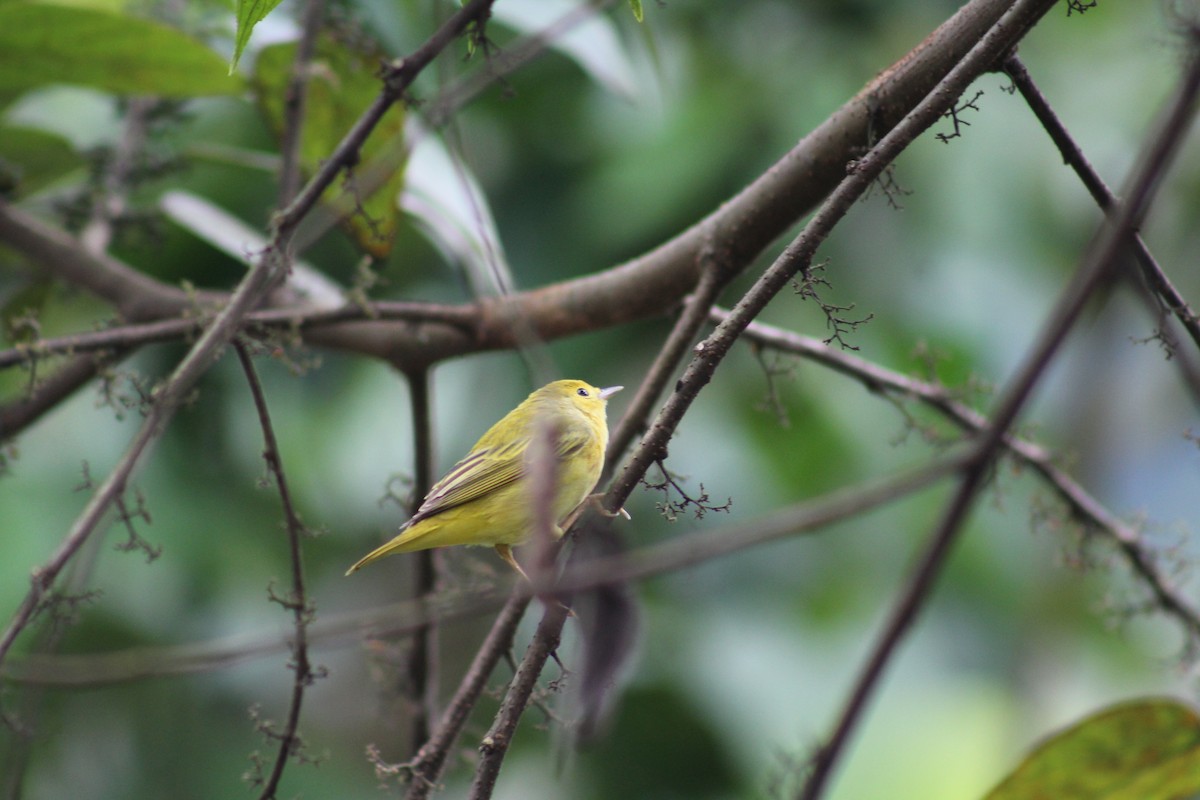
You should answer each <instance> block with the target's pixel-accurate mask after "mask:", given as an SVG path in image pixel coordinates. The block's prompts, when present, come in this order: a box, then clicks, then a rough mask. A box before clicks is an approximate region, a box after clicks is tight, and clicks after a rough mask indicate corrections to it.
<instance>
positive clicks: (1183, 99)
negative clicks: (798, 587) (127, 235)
mask: <svg viewBox="0 0 1200 800" xmlns="http://www.w3.org/2000/svg"><path fill="white" fill-rule="evenodd" d="M1198 89H1200V60H1196V59H1193V60H1192V62H1191V63H1190V64H1189V66H1188V71H1187V73H1186V74H1185V76H1184V77H1183V79H1182V80H1181V82H1180V87H1179V90H1178V92H1177V93H1176V96H1175V98H1174V99H1173V101H1172V104H1171V107H1170V109H1169V111H1168V113H1167V115H1166V116H1165V118H1164V120H1163V121H1162V123H1161V124H1160V125H1159V127H1158V129H1157V130H1156V131H1154V132H1153V134H1152V135H1151V136H1150V138H1149V140H1148V142H1149V144H1148V146H1147V147H1146V148H1145V150H1144V151H1143V155H1142V157H1141V159H1139V163H1138V164H1137V165H1136V166H1135V168H1134V170H1133V172H1132V174H1131V177H1130V179H1129V184H1128V185H1129V189H1128V191H1127V192H1126V193H1125V197H1126V198H1127V199H1126V201H1125V202H1124V203H1122V204H1120V205H1118V206H1117V207H1116V209H1115V210H1114V213H1113V214H1111V215H1110V216H1109V217H1108V218H1107V220H1106V224H1105V225H1104V226H1103V227H1102V228H1101V229H1100V232H1099V234H1098V235H1097V236H1096V238H1095V239H1094V240H1093V242H1092V246H1091V247H1090V248H1089V250H1088V252H1087V254H1086V255H1085V256H1084V258H1083V260H1082V262H1081V263H1080V266H1079V269H1078V270H1077V271H1076V274H1075V276H1074V279H1073V280H1072V282H1071V284H1070V285H1069V286H1067V287H1066V289H1065V290H1064V292H1063V294H1062V295H1061V296H1060V298H1059V300H1058V302H1057V303H1056V304H1055V307H1054V309H1053V310H1052V311H1051V314H1050V317H1049V319H1048V320H1047V323H1046V326H1045V328H1044V329H1043V331H1042V333H1041V335H1040V336H1039V337H1038V340H1037V342H1036V343H1035V344H1034V347H1033V348H1032V349H1031V350H1030V352H1029V355H1028V356H1027V357H1026V358H1025V361H1024V364H1023V365H1022V367H1021V369H1020V370H1019V371H1018V373H1017V375H1016V376H1015V377H1014V378H1013V380H1012V381H1011V382H1010V384H1009V386H1008V388H1007V389H1006V391H1005V392H1004V393H1003V394H1002V395H1001V397H1000V399H999V401H998V402H997V404H996V410H995V411H994V412H993V414H992V415H991V418H992V421H991V423H990V425H989V426H988V427H987V428H986V429H985V430H984V431H983V432H982V433H981V434H980V436H979V447H980V450H979V457H978V458H977V459H976V461H975V462H974V463H972V464H970V465H969V466H968V467H967V469H965V470H964V473H963V476H962V480H961V482H960V484H959V488H958V491H957V492H956V493H955V495H954V497H953V498H952V499H951V501H950V502H949V504H947V506H946V509H945V511H944V513H943V516H942V518H941V520H940V521H939V523H938V525H937V526H936V528H935V530H934V532H933V533H932V535H931V536H930V538H929V541H928V543H927V545H926V547H925V548H924V549H923V551H922V553H921V556H920V559H919V561H918V564H917V566H916V568H915V570H914V571H913V574H912V575H911V576H910V578H909V580H908V581H907V583H906V584H905V587H904V589H903V591H902V593H901V596H900V597H899V598H898V599H897V602H896V604H895V606H894V607H893V609H892V611H891V613H890V614H889V618H888V620H887V622H886V623H885V625H884V627H883V630H882V632H881V633H880V635H879V638H878V639H877V640H876V642H875V645H874V647H873V648H872V650H871V652H870V654H869V655H868V657H867V659H866V660H865V662H864V664H863V668H862V670H861V671H860V673H859V675H858V677H857V679H856V680H855V682H854V685H853V687H852V689H851V691H850V695H849V697H848V698H847V701H846V704H845V706H844V707H843V709H842V711H841V713H840V714H839V715H838V718H837V721H836V723H835V725H834V729H833V732H832V733H831V734H830V736H829V738H828V739H827V740H826V741H825V743H824V744H823V745H822V746H821V747H820V748H818V750H817V752H816V755H815V757H814V759H813V765H812V771H811V772H810V773H809V776H808V778H807V780H806V781H805V783H804V785H803V787H802V788H801V790H800V792H799V793H798V795H797V796H798V797H799V798H802V800H815V798H818V797H820V796H821V794H822V792H823V791H824V787H825V785H826V783H827V782H828V780H829V778H830V776H831V775H832V772H833V768H834V766H835V764H836V763H837V761H838V759H839V758H840V756H841V753H842V751H843V749H844V747H845V745H846V743H847V742H848V740H849V737H850V734H851V732H852V731H853V729H854V727H855V726H856V725H857V723H858V720H859V719H860V717H861V715H862V712H863V709H864V708H865V707H866V703H867V701H868V700H869V699H870V697H871V695H872V694H873V693H874V690H875V688H876V686H877V685H878V682H879V679H880V678H881V677H882V675H883V671H884V669H885V668H886V666H887V665H888V664H889V663H890V661H891V659H892V656H893V654H894V653H895V650H896V647H897V645H898V644H899V643H900V641H901V640H902V639H903V638H904V637H905V635H906V634H907V632H908V631H909V630H910V629H911V627H912V625H913V623H914V621H915V620H916V616H917V614H918V612H919V611H920V609H921V607H922V606H923V605H924V603H925V601H926V599H927V598H928V596H929V594H930V593H931V592H932V590H933V584H934V582H935V579H936V578H937V575H938V574H939V573H940V571H941V568H942V565H943V564H944V563H945V560H946V558H947V556H948V555H949V552H950V548H951V546H952V545H953V544H954V542H955V541H956V540H957V538H958V535H959V533H960V531H961V530H962V524H963V522H964V521H965V519H966V516H967V514H968V513H969V511H970V508H971V506H972V504H973V500H974V498H975V496H976V495H977V494H978V492H979V490H980V489H981V488H982V486H983V484H984V482H985V476H986V475H987V474H988V471H989V468H990V465H991V464H992V462H993V460H994V458H995V457H996V454H997V452H998V450H999V449H1000V447H1001V445H1002V443H1003V438H1004V436H1005V434H1006V432H1007V431H1008V429H1009V428H1010V427H1011V425H1012V424H1013V422H1014V421H1015V420H1016V418H1017V415H1018V414H1019V413H1020V411H1021V409H1022V408H1023V407H1024V405H1025V402H1026V400H1027V399H1028V398H1029V396H1030V393H1031V392H1032V391H1033V388H1034V386H1035V385H1036V384H1037V383H1038V381H1039V380H1040V379H1041V377H1042V375H1043V374H1044V372H1045V370H1046V367H1047V366H1048V365H1049V363H1050V361H1051V360H1052V359H1053V358H1054V356H1055V354H1056V353H1057V351H1058V349H1059V347H1060V346H1061V345H1062V342H1063V341H1064V339H1065V338H1066V335H1067V333H1068V332H1069V331H1070V329H1071V328H1072V326H1073V325H1074V324H1075V322H1076V320H1077V319H1078V318H1079V315H1080V314H1081V313H1082V311H1083V309H1084V307H1085V306H1086V304H1087V302H1088V300H1089V299H1090V298H1091V296H1092V294H1093V293H1094V292H1095V290H1096V289H1097V288H1098V287H1099V286H1101V285H1102V283H1103V282H1104V281H1105V280H1106V279H1108V278H1109V277H1111V273H1112V271H1113V269H1114V268H1115V264H1116V263H1117V259H1118V256H1119V254H1120V251H1121V248H1122V247H1124V246H1125V245H1126V243H1127V241H1128V237H1129V235H1130V234H1131V233H1132V232H1133V231H1134V230H1135V229H1136V228H1137V226H1138V225H1139V224H1140V223H1141V220H1142V219H1143V217H1144V215H1145V213H1146V211H1147V209H1148V207H1149V204H1150V201H1151V199H1152V198H1153V196H1154V190H1155V188H1156V185H1157V183H1158V181H1159V179H1160V178H1161V177H1162V175H1163V173H1164V172H1165V170H1166V168H1167V165H1168V164H1169V163H1170V161H1171V158H1172V156H1173V155H1174V153H1175V151H1176V149H1177V148H1178V146H1179V143H1180V141H1181V140H1182V138H1183V134H1184V133H1185V132H1186V130H1187V127H1188V126H1189V125H1190V123H1191V119H1192V116H1193V114H1194V111H1195V103H1196V94H1197V90H1198Z"/></svg>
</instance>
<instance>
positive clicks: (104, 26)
mask: <svg viewBox="0 0 1200 800" xmlns="http://www.w3.org/2000/svg"><path fill="white" fill-rule="evenodd" d="M54 83H68V84H75V85H78V86H91V87H95V88H97V89H103V90H106V91H110V92H116V93H119V94H154V95H162V96H166V97H192V96H196V95H215V94H231V93H234V92H238V91H241V89H242V84H241V82H240V81H238V80H237V79H235V78H230V77H229V76H228V75H226V74H225V62H224V60H223V59H222V58H221V57H220V56H219V55H217V54H216V53H215V52H213V51H212V50H210V49H209V48H208V47H206V46H205V45H204V44H202V43H200V42H198V41H196V40H195V39H191V38H189V37H188V36H186V35H185V34H183V33H181V32H180V31H177V30H175V29H174V28H169V27H167V26H165V25H160V24H158V23H157V22H150V21H149V20H144V19H139V18H137V17H130V16H125V15H123V14H112V13H109V12H105V11H96V10H92V9H86V8H67V7H63V6H56V5H41V4H36V3H0V91H3V90H10V89H30V88H33V87H36V86H43V85H47V84H54Z"/></svg>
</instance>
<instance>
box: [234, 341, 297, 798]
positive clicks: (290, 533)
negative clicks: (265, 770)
mask: <svg viewBox="0 0 1200 800" xmlns="http://www.w3.org/2000/svg"><path fill="white" fill-rule="evenodd" d="M234 348H235V350H236V352H237V356H238V361H240V362H241V365H242V371H243V372H244V373H245V375H246V383H247V385H249V387H250V394H251V395H252V396H253V398H254V408H255V410H256V411H257V412H258V423H259V426H260V427H261V428H262V433H263V459H264V460H265V461H266V462H267V469H269V470H270V472H271V475H272V476H273V477H274V478H275V488H276V489H277V490H278V492H279V500H280V502H281V503H282V505H283V516H284V521H285V522H286V528H287V538H288V553H289V556H290V560H291V565H292V590H291V592H290V594H289V595H288V596H287V597H286V598H285V599H282V600H281V602H282V604H283V606H284V607H285V608H287V609H288V610H290V611H291V612H292V619H293V623H294V625H293V632H294V634H293V636H294V638H293V639H292V663H291V668H292V671H293V677H292V696H291V700H290V701H289V704H288V717H287V722H286V723H285V725H284V729H283V731H282V732H281V733H278V734H276V736H278V739H279V752H278V754H277V755H276V756H275V763H274V765H273V766H272V767H271V774H270V776H268V778H267V780H266V782H265V783H264V785H263V789H262V792H261V793H260V794H259V800H269V798H274V797H275V793H276V791H277V790H278V788H279V780H280V778H282V777H283V768H284V767H285V766H286V765H287V762H288V759H289V758H291V757H292V756H294V755H295V754H296V753H297V752H299V750H300V748H301V741H300V737H299V734H298V733H297V728H298V726H299V725H300V708H301V706H302V704H303V702H304V691H305V689H307V688H308V687H309V686H311V685H312V682H313V680H314V679H315V678H316V674H315V673H314V671H313V668H312V663H311V662H310V661H309V658H308V624H309V622H311V620H312V615H313V608H312V606H311V604H310V602H309V600H308V593H307V591H306V589H305V585H304V553H303V550H302V548H301V547H300V537H301V536H303V534H304V524H303V523H302V522H301V521H300V518H299V517H298V516H297V514H296V508H295V506H294V505H293V504H292V494H291V491H290V490H289V489H288V483H287V478H286V476H285V475H284V473H283V458H282V456H281V455H280V453H279V442H278V441H276V439H275V430H274V427H273V426H272V425H271V414H270V411H269V410H268V409H267V398H266V396H265V395H264V394H263V390H262V383H261V382H260V381H259V380H258V374H257V373H256V372H255V370H254V363H253V362H252V361H251V360H250V354H249V353H248V352H247V350H246V346H245V345H244V344H242V343H241V342H237V341H235V342H234Z"/></svg>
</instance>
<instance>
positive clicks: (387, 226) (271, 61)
mask: <svg viewBox="0 0 1200 800" xmlns="http://www.w3.org/2000/svg"><path fill="white" fill-rule="evenodd" d="M295 55H296V46H295V45H294V44H282V45H275V46H272V47H268V48H266V49H264V50H263V51H262V52H261V53H260V54H259V56H258V59H257V60H256V61H255V76H254V81H255V83H256V84H257V86H258V88H259V97H260V98H261V104H262V110H263V113H264V114H265V116H266V118H267V122H268V124H269V125H270V127H271V129H272V130H273V131H275V133H276V134H277V135H278V134H281V133H282V130H283V124H284V97H285V95H286V88H287V82H288V80H289V77H290V75H291V70H292V61H293V60H294V58H295ZM378 65H379V59H378V58H371V57H369V56H365V55H362V54H361V53H356V52H352V51H351V50H350V49H349V48H347V47H345V46H343V45H340V44H339V43H338V42H336V41H334V40H332V39H328V38H324V37H323V38H321V39H319V40H318V42H317V48H316V56H315V58H314V59H313V61H312V63H311V64H310V65H309V83H308V102H307V104H306V114H305V119H304V128H303V134H302V136H301V145H300V161H301V166H302V167H303V169H304V171H305V173H306V174H307V175H311V174H312V173H313V172H314V171H315V170H316V169H317V167H318V166H319V165H320V164H321V162H322V161H323V160H325V159H326V158H328V157H329V154H330V152H331V151H332V150H333V149H334V147H336V146H337V144H338V142H340V141H341V140H342V138H343V137H344V136H345V135H346V132H347V131H348V130H349V129H350V127H351V125H353V124H354V122H355V121H356V120H357V119H358V117H359V116H360V115H361V114H362V112H363V110H364V109H366V108H367V107H368V106H369V105H370V104H371V103H372V102H373V101H374V100H375V98H376V96H378V94H379V92H380V89H381V85H380V82H379V79H378V77H376V75H377V73H378ZM404 163H405V151H404V109H403V108H402V107H401V106H399V105H394V106H392V108H390V109H388V111H387V113H386V114H384V117H383V119H382V121H381V122H380V123H379V125H378V126H377V127H376V128H375V130H374V131H373V132H372V134H371V135H370V136H369V137H368V138H367V141H366V143H365V144H364V145H363V147H362V150H361V151H360V153H359V164H358V166H356V167H355V168H354V170H353V173H352V177H351V179H350V180H346V181H340V182H337V183H335V184H334V185H332V186H330V187H329V189H327V190H326V191H325V194H324V195H323V196H322V201H323V203H324V204H325V205H326V207H327V208H328V207H332V209H333V213H334V214H336V215H337V217H338V219H339V220H340V221H341V222H342V224H343V225H344V226H345V227H346V228H348V230H349V232H350V234H351V235H352V236H353V237H354V238H355V240H356V241H357V243H358V245H359V246H360V247H361V248H363V250H365V251H366V252H368V253H370V254H371V255H374V256H376V257H379V258H382V257H384V256H386V255H387V254H388V252H390V250H391V246H392V241H393V239H394V237H395V233H396V226H397V224H398V221H399V216H400V211H399V206H398V204H397V201H396V198H397V197H398V196H399V193H400V190H401V189H402V188H403V187H404Z"/></svg>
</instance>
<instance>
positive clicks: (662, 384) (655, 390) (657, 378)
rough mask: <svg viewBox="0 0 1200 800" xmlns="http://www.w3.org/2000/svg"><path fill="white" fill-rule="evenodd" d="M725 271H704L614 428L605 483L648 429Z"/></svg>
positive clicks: (713, 268)
mask: <svg viewBox="0 0 1200 800" xmlns="http://www.w3.org/2000/svg"><path fill="white" fill-rule="evenodd" d="M724 273H725V271H724V270H722V269H720V268H718V267H717V265H716V264H715V263H714V264H712V265H711V266H710V267H709V268H707V269H705V270H704V271H703V272H701V273H700V281H699V283H698V284H697V286H696V291H694V292H692V294H691V295H689V296H688V298H687V299H686V300H685V301H684V307H683V313H682V314H680V316H679V319H678V320H677V321H676V322H675V326H674V327H673V328H672V329H671V333H670V335H669V336H668V337H667V340H666V341H665V342H664V343H663V346H662V347H661V348H659V351H658V355H657V356H655V358H654V363H652V364H651V365H650V369H649V370H648V371H647V372H646V377H644V378H643V379H642V382H641V384H640V385H639V386H638V389H637V393H636V394H635V395H634V396H633V399H631V400H630V401H629V405H628V406H626V407H625V414H624V416H622V417H621V420H620V422H618V423H617V425H616V427H615V428H613V431H612V434H611V435H610V437H609V441H608V453H607V454H606V456H605V459H604V470H605V472H604V476H603V477H602V478H601V479H600V482H601V483H602V484H603V483H604V482H605V481H606V480H608V478H609V477H611V475H612V471H613V469H614V465H615V464H616V463H617V462H618V461H619V460H620V458H621V456H622V455H623V454H624V453H625V451H626V450H627V449H628V448H629V445H630V444H631V443H632V442H633V440H634V438H635V437H637V436H638V434H640V433H642V432H643V431H644V430H645V428H646V420H647V419H648V418H649V416H650V411H651V409H652V408H654V406H655V404H657V403H658V402H659V398H660V397H662V393H663V390H664V389H665V388H666V387H667V384H668V383H669V382H670V380H671V378H672V377H673V376H674V375H675V371H676V370H678V369H679V365H680V363H682V361H683V358H684V356H686V355H687V353H688V348H689V347H691V345H692V343H693V342H694V341H695V340H696V334H697V333H698V332H699V330H700V328H701V326H703V325H704V322H705V320H706V319H708V313H709V310H710V309H711V308H712V305H713V303H715V302H716V299H717V296H718V295H719V294H720V292H721V289H723V288H724V287H725V285H726V283H727V282H728V278H727V277H724Z"/></svg>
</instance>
